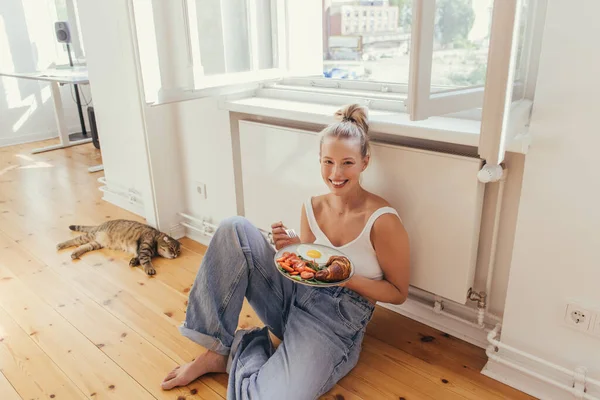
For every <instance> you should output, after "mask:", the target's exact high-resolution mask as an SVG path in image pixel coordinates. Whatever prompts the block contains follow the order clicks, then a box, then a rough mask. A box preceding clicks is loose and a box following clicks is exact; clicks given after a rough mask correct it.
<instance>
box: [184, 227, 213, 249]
mask: <svg viewBox="0 0 600 400" xmlns="http://www.w3.org/2000/svg"><path fill="white" fill-rule="evenodd" d="M184 236H187V237H188V238H190V239H192V240H195V241H196V242H198V243H200V244H203V245H205V246H206V247H208V245H209V244H210V239H211V237H210V236H206V235H202V234H200V233H198V232H196V231H195V230H193V229H188V228H185V235H184Z"/></svg>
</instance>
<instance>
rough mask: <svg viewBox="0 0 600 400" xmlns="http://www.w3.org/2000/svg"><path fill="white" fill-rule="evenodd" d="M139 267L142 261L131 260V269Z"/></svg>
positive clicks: (135, 258) (137, 259)
mask: <svg viewBox="0 0 600 400" xmlns="http://www.w3.org/2000/svg"><path fill="white" fill-rule="evenodd" d="M138 265H140V259H139V258H137V257H134V258H132V259H131V260H129V266H130V267H137V266H138Z"/></svg>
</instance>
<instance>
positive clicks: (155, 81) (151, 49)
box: [133, 0, 161, 103]
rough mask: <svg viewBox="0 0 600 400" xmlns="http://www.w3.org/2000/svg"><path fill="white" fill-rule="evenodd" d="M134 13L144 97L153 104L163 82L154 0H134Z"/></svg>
mask: <svg viewBox="0 0 600 400" xmlns="http://www.w3.org/2000/svg"><path fill="white" fill-rule="evenodd" d="M133 13H134V17H135V28H136V35H137V44H138V51H139V54H140V68H141V70H142V81H143V85H144V95H145V98H146V102H148V103H153V102H155V101H156V100H157V96H158V91H159V89H160V85H161V81H160V69H159V66H158V50H157V47H156V28H155V26H154V13H153V9H152V0H134V2H133Z"/></svg>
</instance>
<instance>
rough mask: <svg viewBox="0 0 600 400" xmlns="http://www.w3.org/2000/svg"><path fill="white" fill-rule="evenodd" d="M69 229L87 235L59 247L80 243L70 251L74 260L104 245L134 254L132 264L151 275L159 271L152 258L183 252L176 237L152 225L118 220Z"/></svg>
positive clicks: (176, 254)
mask: <svg viewBox="0 0 600 400" xmlns="http://www.w3.org/2000/svg"><path fill="white" fill-rule="evenodd" d="M69 229H70V230H72V231H76V232H85V235H81V236H78V237H76V238H74V239H71V240H67V241H66V242H62V243H59V244H58V245H57V246H56V248H57V249H58V250H62V249H65V248H67V247H72V246H79V247H77V249H75V251H74V252H73V253H72V254H71V258H72V259H77V258H79V257H80V256H81V255H82V254H84V253H87V252H88V251H92V250H98V249H101V248H104V247H106V248H108V249H113V250H123V251H126V252H128V253H132V254H133V255H134V257H133V258H132V259H131V260H130V261H129V266H131V267H135V266H137V265H140V264H141V266H142V267H143V268H144V271H145V272H146V273H147V274H148V275H154V274H156V270H155V269H154V267H153V266H152V257H154V256H156V255H159V256H161V257H164V258H175V257H177V256H178V255H179V253H180V252H181V248H180V247H181V245H180V244H179V242H178V241H177V240H175V239H173V238H172V237H170V236H169V235H166V234H164V233H162V232H160V231H158V230H156V229H154V228H152V227H151V226H148V225H144V224H141V223H139V222H135V221H128V220H123V219H119V220H114V221H108V222H105V223H103V224H102V225H99V226H80V225H71V226H69Z"/></svg>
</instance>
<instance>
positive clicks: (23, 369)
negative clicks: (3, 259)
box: [0, 308, 87, 399]
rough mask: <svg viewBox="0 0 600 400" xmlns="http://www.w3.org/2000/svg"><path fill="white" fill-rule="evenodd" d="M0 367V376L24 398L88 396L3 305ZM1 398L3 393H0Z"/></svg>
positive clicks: (82, 397) (0, 391)
mask: <svg viewBox="0 0 600 400" xmlns="http://www.w3.org/2000/svg"><path fill="white" fill-rule="evenodd" d="M0 371H1V372H2V374H3V375H0V378H1V377H4V379H6V382H7V383H9V386H11V388H13V391H14V392H15V394H16V393H18V396H20V397H22V398H24V399H41V398H44V399H46V398H58V399H84V398H87V396H86V395H84V394H83V393H82V392H81V391H80V390H79V389H78V388H77V387H76V386H75V384H74V383H73V382H72V381H71V380H70V379H69V378H68V377H67V375H65V373H64V372H63V371H61V370H60V369H59V368H58V366H56V364H54V362H53V361H52V359H51V358H50V357H48V356H47V355H46V353H44V352H43V351H42V350H41V349H40V348H39V347H38V345H37V344H36V343H35V341H34V340H33V339H32V338H31V337H29V335H28V334H27V333H25V331H23V329H21V327H19V326H18V325H17V324H16V323H15V322H14V321H13V320H12V318H11V317H10V316H9V315H8V314H7V313H6V312H5V311H4V309H2V308H0ZM0 381H1V379H0ZM0 383H1V382H0ZM5 387H6V386H5ZM3 390H6V391H7V392H8V389H2V385H1V384H0V394H3ZM0 398H1V399H4V398H5V397H4V395H2V396H0Z"/></svg>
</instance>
